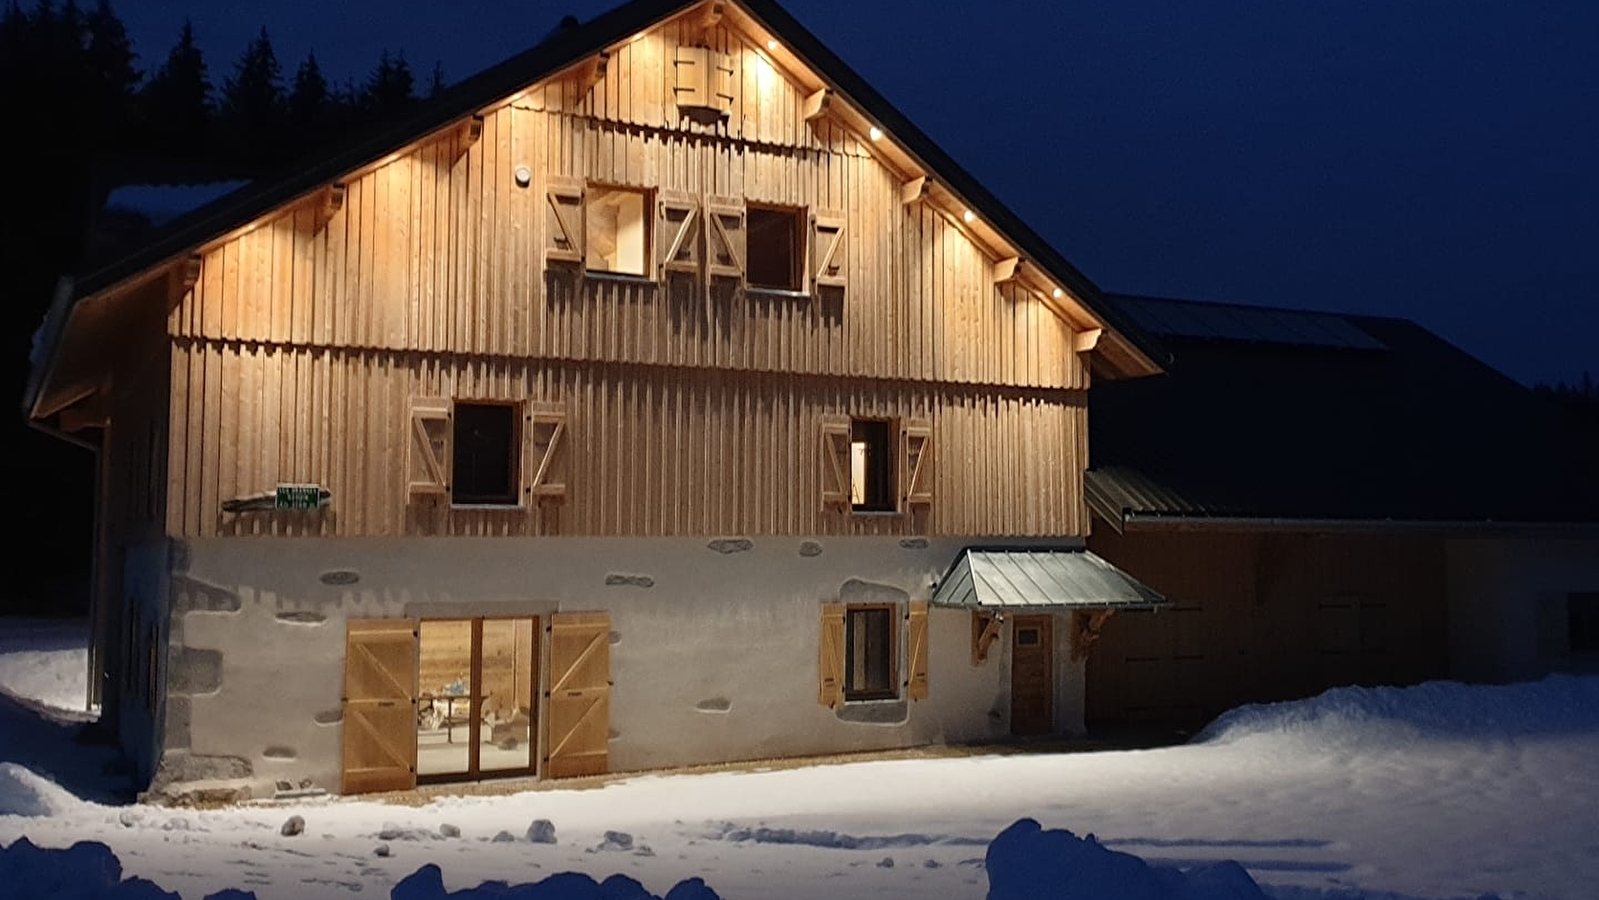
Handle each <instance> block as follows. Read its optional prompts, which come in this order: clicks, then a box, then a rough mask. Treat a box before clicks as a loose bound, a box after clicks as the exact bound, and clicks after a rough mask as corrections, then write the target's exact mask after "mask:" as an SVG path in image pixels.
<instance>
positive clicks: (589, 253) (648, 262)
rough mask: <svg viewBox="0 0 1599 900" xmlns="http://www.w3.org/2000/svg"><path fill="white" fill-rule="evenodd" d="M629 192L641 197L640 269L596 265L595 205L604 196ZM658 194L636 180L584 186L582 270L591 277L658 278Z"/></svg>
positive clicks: (633, 279)
mask: <svg viewBox="0 0 1599 900" xmlns="http://www.w3.org/2000/svg"><path fill="white" fill-rule="evenodd" d="M619 193H620V194H630V195H633V196H636V197H638V201H639V232H640V235H639V239H640V240H642V241H643V242H644V244H643V246H642V247H640V248H639V265H638V271H636V272H633V271H626V270H622V269H617V268H597V267H596V265H595V262H596V258H597V254H596V253H595V240H594V238H595V235H594V233H593V229H594V227H595V216H594V213H593V207H594V206H595V204H596V203H598V202H600V201H601V200H602V199H603V198H604V197H608V196H611V195H614V194H619ZM656 194H657V191H656V190H655V189H653V188H648V187H643V186H641V185H636V184H618V183H612V182H599V181H591V182H586V183H585V184H584V187H583V217H582V222H583V226H582V227H583V272H584V274H585V275H586V276H588V277H591V278H593V277H598V278H602V279H620V280H629V281H654V280H656V277H657V276H656V270H657V264H656V259H655V252H656V250H655V240H656V236H655V219H656V215H657V213H656Z"/></svg>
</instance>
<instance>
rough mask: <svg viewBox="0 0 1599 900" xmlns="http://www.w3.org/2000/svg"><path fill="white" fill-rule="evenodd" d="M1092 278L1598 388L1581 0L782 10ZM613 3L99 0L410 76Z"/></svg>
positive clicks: (1592, 176)
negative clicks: (1391, 328) (1444, 348)
mask: <svg viewBox="0 0 1599 900" xmlns="http://www.w3.org/2000/svg"><path fill="white" fill-rule="evenodd" d="M784 2H785V6H786V7H787V8H788V9H789V11H790V12H792V13H793V14H794V16H795V17H796V18H798V19H799V20H800V21H801V22H802V23H803V24H804V25H805V26H806V27H807V28H809V29H810V30H811V31H812V32H814V33H815V34H816V35H817V36H818V37H819V38H821V40H822V41H823V42H824V43H826V44H828V45H829V46H830V47H831V48H832V49H833V50H834V51H835V52H836V53H838V54H839V56H841V57H842V58H843V59H844V61H845V62H846V63H848V64H849V65H850V66H852V67H853V68H854V69H855V70H856V71H857V72H859V73H860V74H861V75H863V76H864V77H865V78H866V79H867V80H868V81H869V82H871V83H872V84H873V86H875V87H876V88H877V89H878V91H879V92H881V93H882V94H883V95H884V96H885V97H887V98H888V100H889V101H890V102H891V103H893V104H894V105H896V106H897V107H899V109H900V110H901V111H903V112H904V113H906V114H907V115H908V116H909V117H910V118H911V120H912V121H914V122H916V123H917V125H918V126H920V127H921V128H922V130H924V131H925V132H927V133H928V134H929V135H930V136H931V137H932V138H933V139H934V140H935V141H937V142H938V143H939V144H940V145H941V146H943V147H944V149H945V150H947V151H948V152H949V153H950V155H951V156H953V157H954V158H955V159H956V160H957V161H959V162H960V163H961V164H962V165H963V166H965V167H966V168H967V169H968V170H969V171H970V172H971V173H972V174H973V175H975V176H976V177H977V178H978V179H979V180H981V181H982V182H983V183H984V184H985V185H986V186H987V187H988V188H989V189H990V190H992V191H993V192H994V193H995V194H996V195H997V196H998V197H999V198H1000V199H1001V200H1003V201H1004V202H1006V203H1007V204H1009V205H1010V206H1011V207H1012V208H1013V209H1014V210H1015V211H1016V212H1017V213H1019V214H1020V215H1021V216H1022V218H1023V219H1025V220H1026V221H1027V222H1028V223H1029V224H1031V225H1032V226H1033V228H1035V229H1036V230H1037V231H1039V232H1040V233H1041V234H1042V235H1043V236H1044V237H1045V238H1046V239H1048V240H1049V241H1050V242H1052V243H1053V244H1054V245H1055V247H1056V248H1057V249H1059V250H1060V251H1061V252H1062V253H1063V254H1064V255H1065V256H1066V258H1067V259H1070V260H1071V261H1072V262H1073V263H1074V264H1075V265H1076V266H1077V267H1078V268H1079V269H1081V270H1083V272H1084V273H1086V274H1087V275H1088V276H1089V277H1090V278H1092V279H1093V280H1094V281H1095V282H1096V283H1097V284H1099V285H1100V287H1102V288H1104V289H1106V290H1112V291H1122V292H1130V293H1145V294H1155V295H1161V296H1172V297H1185V298H1193V299H1203V300H1217V301H1235V302H1240V303H1251V304H1261V305H1274V306H1288V307H1303V308H1323V309H1335V310H1343V311H1349V312H1359V313H1366V314H1375V315H1392V316H1400V317H1404V318H1410V319H1414V320H1416V321H1418V322H1420V323H1421V324H1422V325H1424V326H1426V327H1428V328H1430V329H1432V330H1434V331H1436V332H1438V333H1439V334H1441V335H1443V336H1444V337H1445V338H1447V339H1449V340H1451V341H1453V342H1455V343H1456V344H1458V345H1460V346H1462V347H1464V348H1465V349H1466V350H1468V351H1469V352H1471V353H1472V354H1474V355H1476V356H1477V357H1479V358H1481V359H1483V360H1484V361H1486V362H1488V363H1489V364H1491V365H1493V366H1494V367H1495V368H1498V369H1500V370H1501V371H1503V372H1505V373H1507V374H1509V375H1511V376H1512V377H1514V378H1516V379H1518V380H1520V381H1522V382H1524V383H1529V384H1530V383H1534V382H1538V381H1555V380H1567V381H1571V380H1575V379H1576V378H1578V377H1580V376H1581V374H1582V373H1583V371H1585V370H1587V371H1590V372H1592V373H1593V375H1594V377H1596V378H1599V350H1596V349H1595V346H1594V343H1593V341H1594V333H1595V331H1596V330H1599V3H1594V2H1592V0H1494V2H1489V0H1342V2H1326V0H1204V2H1194V0H1078V2H1073V0H1061V2H1053V0H989V2H982V3H929V2H925V0H924V2H909V0H784ZM615 5H617V3H616V2H615V0H565V2H561V3H540V2H519V3H510V2H503V0H500V2H494V0H449V2H445V0H338V2H335V3H325V4H324V3H307V2H289V0H232V2H227V3H217V2H215V0H160V2H157V0H120V2H118V0H113V6H114V8H115V9H116V10H117V12H118V14H119V15H120V16H121V17H122V18H123V20H124V21H125V22H126V23H127V24H128V27H129V30H130V33H131V35H132V37H133V39H134V41H135V44H136V49H137V50H138V51H139V53H140V56H141V59H140V64H141V66H143V67H146V68H153V67H155V66H156V65H158V64H159V63H160V61H161V60H162V59H164V57H165V55H166V52H167V50H168V49H169V48H170V47H171V46H172V44H173V42H174V40H175V39H176V37H177V33H178V30H179V28H180V26H181V25H182V22H183V19H184V17H185V16H187V17H189V18H190V19H192V21H193V22H194V25H195V29H196V34H197V38H198V41H199V43H200V46H201V48H202V49H203V50H204V51H205V53H206V58H207V62H208V64H209V66H210V71H211V76H212V79H213V82H214V83H216V84H218V85H220V83H221V81H222V79H223V78H224V77H225V76H226V75H227V74H228V73H229V72H230V71H231V70H232V66H233V63H234V61H235V60H236V59H237V58H238V55H239V53H240V52H241V51H242V49H243V48H244V46H245V44H246V43H247V42H248V41H249V40H250V39H251V38H253V37H254V36H255V34H256V33H257V32H258V31H259V29H260V28H261V26H263V25H265V26H266V27H267V29H268V31H269V33H270V34H271V36H272V39H273V43H274V46H275V48H276V50H277V53H278V57H279V60H280V61H281V62H282V63H283V67H284V69H285V74H286V75H292V72H293V70H294V67H295V65H296V64H297V63H298V62H299V60H300V59H301V58H303V57H304V55H305V53H306V51H307V50H311V49H314V50H315V51H316V53H317V56H318V58H319V60H320V61H321V62H322V64H323V67H324V71H325V72H327V73H328V74H329V75H330V77H332V78H333V79H334V80H336V81H340V82H342V81H343V80H345V79H353V80H360V79H362V78H364V77H365V74H366V73H367V72H368V71H369V70H370V69H371V68H372V66H373V65H374V64H375V63H376V61H377V59H378V55H379V53H380V52H381V51H382V50H383V49H384V48H388V49H390V50H391V51H397V50H403V51H404V52H405V55H406V58H407V59H408V60H409V61H410V62H411V64H412V67H413V68H414V69H415V71H416V73H417V79H418V83H419V85H425V83H426V80H427V76H428V74H429V73H430V72H431V71H432V68H433V65H434V63H435V61H437V62H440V63H442V64H443V67H444V72H445V75H446V78H447V80H449V81H452V82H453V81H457V80H459V79H461V78H463V77H465V76H467V75H470V74H472V73H473V72H476V71H478V70H479V69H482V68H485V67H487V66H489V65H492V64H493V63H496V62H499V61H500V60H502V59H504V58H506V57H508V56H510V55H512V54H514V53H516V52H518V51H520V50H523V49H526V48H527V47H528V46H531V45H532V44H534V43H536V42H537V41H538V40H539V38H540V37H542V36H543V35H544V34H545V33H547V32H548V31H549V30H550V29H551V28H552V27H553V26H554V25H555V23H556V22H557V21H558V20H559V18H560V17H561V16H562V15H564V14H567V13H571V14H574V15H577V16H578V17H580V18H583V19H588V18H590V17H592V16H594V15H595V14H597V13H599V12H601V11H603V10H605V9H608V8H610V7H612V6H615Z"/></svg>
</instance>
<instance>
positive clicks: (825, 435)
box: [821, 416, 850, 509]
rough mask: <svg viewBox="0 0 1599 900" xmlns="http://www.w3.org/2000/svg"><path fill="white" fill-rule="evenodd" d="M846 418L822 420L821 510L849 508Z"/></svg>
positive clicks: (847, 426) (848, 460) (847, 421)
mask: <svg viewBox="0 0 1599 900" xmlns="http://www.w3.org/2000/svg"><path fill="white" fill-rule="evenodd" d="M849 425H850V422H849V416H823V417H822V452H821V456H822V508H823V509H827V508H829V507H834V506H838V507H843V508H845V509H848V508H849V505H850V489H849V488H850V459H849Z"/></svg>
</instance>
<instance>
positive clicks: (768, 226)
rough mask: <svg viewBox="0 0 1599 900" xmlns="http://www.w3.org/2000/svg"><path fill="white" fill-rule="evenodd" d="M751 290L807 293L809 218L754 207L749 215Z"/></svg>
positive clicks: (792, 210)
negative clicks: (806, 251)
mask: <svg viewBox="0 0 1599 900" xmlns="http://www.w3.org/2000/svg"><path fill="white" fill-rule="evenodd" d="M745 219H746V230H747V235H748V236H747V237H746V239H745V240H746V246H747V251H748V253H749V261H748V264H747V269H746V272H745V280H746V281H747V282H748V283H749V286H750V287H754V288H771V289H774V290H780V291H803V290H805V270H804V268H803V265H802V261H803V259H804V256H805V243H804V241H805V214H804V210H801V209H796V208H793V207H780V206H754V205H751V206H750V207H749V209H748V211H747V212H746V214H745Z"/></svg>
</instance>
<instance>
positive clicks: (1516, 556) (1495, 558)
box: [1445, 539, 1599, 682]
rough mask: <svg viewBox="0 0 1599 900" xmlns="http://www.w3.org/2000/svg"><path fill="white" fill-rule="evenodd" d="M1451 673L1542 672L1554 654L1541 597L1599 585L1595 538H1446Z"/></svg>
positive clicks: (1498, 677) (1491, 677)
mask: <svg viewBox="0 0 1599 900" xmlns="http://www.w3.org/2000/svg"><path fill="white" fill-rule="evenodd" d="M1445 553H1446V559H1447V565H1448V575H1447V579H1448V581H1447V583H1448V591H1449V667H1450V675H1451V676H1452V677H1455V678H1459V679H1462V680H1465V681H1485V682H1507V681H1519V680H1525V679H1529V678H1539V677H1542V676H1543V675H1546V674H1548V673H1549V671H1550V669H1551V666H1552V665H1553V664H1554V663H1555V662H1556V661H1555V660H1553V659H1551V658H1550V656H1549V651H1548V648H1547V647H1546V646H1544V644H1546V641H1542V640H1541V639H1540V632H1539V624H1538V623H1539V617H1540V615H1541V614H1542V613H1541V612H1540V604H1541V603H1545V602H1546V601H1547V599H1549V598H1553V597H1556V596H1559V597H1563V595H1564V594H1566V593H1568V592H1574V591H1599V540H1594V539H1563V540H1562V539H1514V540H1513V539H1483V540H1455V541H1449V542H1447V543H1446V545H1445Z"/></svg>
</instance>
